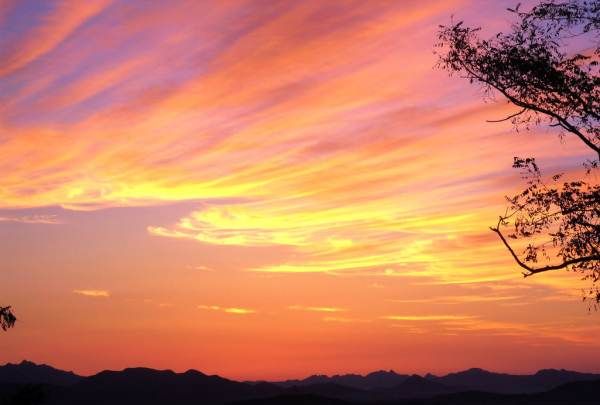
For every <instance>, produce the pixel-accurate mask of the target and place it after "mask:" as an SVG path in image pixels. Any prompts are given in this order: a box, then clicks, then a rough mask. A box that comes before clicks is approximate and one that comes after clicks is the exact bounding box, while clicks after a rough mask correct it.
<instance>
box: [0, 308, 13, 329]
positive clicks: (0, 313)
mask: <svg viewBox="0 0 600 405" xmlns="http://www.w3.org/2000/svg"><path fill="white" fill-rule="evenodd" d="M16 321H17V318H16V317H15V315H14V314H13V313H12V310H11V308H10V307H0V328H2V330H7V329H8V328H12V327H13V326H14V325H15V322H16Z"/></svg>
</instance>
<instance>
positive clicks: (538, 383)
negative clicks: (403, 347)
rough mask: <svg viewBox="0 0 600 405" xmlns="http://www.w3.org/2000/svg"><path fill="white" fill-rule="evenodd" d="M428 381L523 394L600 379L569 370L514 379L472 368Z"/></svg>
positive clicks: (513, 377) (432, 376)
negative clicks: (574, 382)
mask: <svg viewBox="0 0 600 405" xmlns="http://www.w3.org/2000/svg"><path fill="white" fill-rule="evenodd" d="M426 378H427V379H428V380H430V381H435V382H439V383H441V384H444V385H446V386H448V387H455V388H460V389H462V390H476V391H486V392H496V393H503V394H521V393H532V392H542V391H547V390H549V389H552V388H554V387H556V386H558V385H561V384H565V383H568V382H572V381H586V380H596V379H599V378H600V375H597V374H587V373H578V372H575V371H567V370H540V371H538V372H537V373H536V374H533V375H513V374H503V373H493V372H490V371H486V370H483V369H480V368H471V369H469V370H465V371H461V372H457V373H450V374H447V375H445V376H443V377H437V376H434V375H431V374H429V375H427V376H426Z"/></svg>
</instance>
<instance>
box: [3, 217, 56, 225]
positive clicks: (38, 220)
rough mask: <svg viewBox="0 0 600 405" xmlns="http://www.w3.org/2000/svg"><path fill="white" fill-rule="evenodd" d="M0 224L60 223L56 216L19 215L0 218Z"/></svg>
mask: <svg viewBox="0 0 600 405" xmlns="http://www.w3.org/2000/svg"><path fill="white" fill-rule="evenodd" d="M0 222H18V223H22V224H44V225H57V224H60V223H62V222H61V221H60V220H59V219H58V216H57V215H20V216H0Z"/></svg>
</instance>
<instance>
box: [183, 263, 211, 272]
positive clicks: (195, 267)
mask: <svg viewBox="0 0 600 405" xmlns="http://www.w3.org/2000/svg"><path fill="white" fill-rule="evenodd" d="M187 268H188V269H191V270H197V271H205V272H208V273H212V272H214V271H215V269H213V268H211V267H208V266H202V265H196V266H193V265H189V266H187Z"/></svg>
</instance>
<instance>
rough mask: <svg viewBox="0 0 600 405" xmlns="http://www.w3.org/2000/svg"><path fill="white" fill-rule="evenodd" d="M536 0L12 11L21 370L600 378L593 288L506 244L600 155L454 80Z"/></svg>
mask: <svg viewBox="0 0 600 405" xmlns="http://www.w3.org/2000/svg"><path fill="white" fill-rule="evenodd" d="M515 3H516V2H515V1H495V0H489V1H487V0H486V1H478V0H449V1H423V0H419V1H412V0H406V1H362V0H357V1H292V0H288V1H275V0H269V1H260V0H259V1H241V0H240V1H214V2H211V1H156V2H146V1H108V0H107V1H91V0H90V1H78V0H74V1H11V0H0V257H1V261H0V271H1V273H0V276H1V283H0V305H9V304H10V305H12V306H13V308H14V310H15V313H16V315H17V317H18V318H19V321H18V323H17V325H16V327H15V328H14V329H12V330H10V331H9V332H6V333H2V334H1V335H0V361H1V362H2V363H4V362H7V361H12V362H17V361H21V360H22V359H28V360H32V361H35V362H44V363H49V364H52V365H54V366H56V367H60V368H63V369H69V370H74V371H75V372H78V373H82V374H91V373H95V372H97V371H100V370H102V369H121V368H124V367H128V366H149V367H154V368H171V369H174V370H177V371H184V370H186V369H189V368H195V369H199V370H201V371H204V372H207V373H218V374H220V375H223V376H226V377H230V378H238V379H257V378H269V379H274V378H276V379H279V378H288V377H303V376H306V375H309V374H313V373H327V374H332V373H340V372H356V373H365V372H369V371H373V370H376V369H394V370H395V371H397V372H405V373H413V372H416V373H425V372H434V373H440V374H441V373H445V372H448V371H454V370H459V369H464V368H469V367H483V368H487V369H491V370H497V371H505V372H519V373H521V372H531V371H535V370H537V369H540V368H549V367H555V368H570V369H578V370H587V371H596V372H600V339H599V338H600V323H599V322H598V316H600V315H598V314H594V313H593V312H592V313H591V314H590V313H588V310H587V306H586V304H583V303H582V302H581V296H582V295H581V288H583V287H585V286H587V284H586V283H584V282H582V281H580V280H579V277H578V276H577V275H575V274H570V273H566V272H558V273H556V274H542V275H538V276H535V277H530V278H527V279H523V277H522V276H521V273H520V271H519V269H518V268H517V267H516V266H515V264H514V263H513V262H512V259H511V258H510V256H509V255H508V254H507V252H506V250H505V249H504V248H503V247H502V246H501V245H500V243H499V241H498V239H497V237H496V235H495V234H493V233H492V232H491V231H490V230H489V229H488V227H489V226H490V225H494V223H495V221H496V220H497V217H498V215H499V214H501V213H503V211H504V208H505V202H504V198H503V196H504V195H507V194H511V193H513V192H515V191H518V190H519V189H520V188H522V186H523V182H522V180H521V179H520V177H519V173H518V172H515V171H514V170H512V169H511V164H512V159H513V157H514V156H536V158H537V160H538V161H539V163H540V165H541V166H542V168H544V169H545V170H546V171H547V172H550V173H553V172H556V171H565V170H567V171H568V170H576V169H577V168H578V167H579V164H580V162H581V161H583V159H585V158H586V157H590V156H589V152H588V151H589V149H588V150H586V149H585V148H584V147H581V146H580V145H579V144H578V142H577V141H576V140H574V139H570V138H568V137H567V138H565V139H564V140H563V141H561V140H560V139H558V137H557V136H556V134H555V133H554V132H552V131H550V130H545V129H539V130H537V131H535V132H529V133H526V132H521V133H516V132H515V131H514V130H513V128H512V126H511V124H510V123H508V122H505V123H489V122H486V120H491V119H498V118H502V117H503V116H505V115H506V114H509V113H510V112H511V111H514V110H513V109H511V107H510V106H509V105H507V104H506V103H505V102H503V101H502V100H501V99H498V100H496V101H495V102H494V101H491V102H488V103H484V102H483V101H482V92H481V90H480V89H479V88H477V87H476V86H473V85H470V84H469V83H468V82H467V81H465V80H461V79H460V78H459V77H448V76H447V74H446V73H445V72H443V71H440V70H437V69H436V68H435V62H436V56H435V55H434V54H433V49H434V47H433V45H434V43H435V32H436V30H437V27H438V25H439V24H447V23H449V22H451V16H452V15H454V18H455V19H464V20H465V21H466V22H467V23H468V24H470V25H482V26H484V34H486V33H487V34H492V33H494V32H497V31H499V30H503V29H506V28H507V26H508V25H509V24H510V21H511V19H510V18H511V16H510V14H509V13H507V12H505V9H506V7H507V6H514V5H515Z"/></svg>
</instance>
